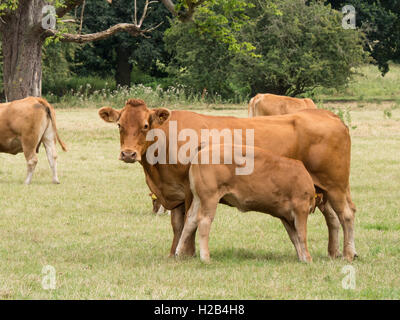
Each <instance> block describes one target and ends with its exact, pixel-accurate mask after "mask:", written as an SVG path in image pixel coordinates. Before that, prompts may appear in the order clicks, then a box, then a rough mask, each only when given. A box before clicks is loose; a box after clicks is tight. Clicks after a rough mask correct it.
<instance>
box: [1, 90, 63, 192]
mask: <svg viewBox="0 0 400 320" xmlns="http://www.w3.org/2000/svg"><path fill="white" fill-rule="evenodd" d="M56 140H58V142H59V143H60V145H61V147H62V149H63V150H64V151H67V149H66V146H65V144H64V143H63V142H62V141H61V140H60V137H59V136H58V133H57V127H56V115H55V112H54V109H53V107H52V106H51V105H50V104H49V103H48V102H47V101H46V100H45V99H43V98H36V97H28V98H25V99H21V100H15V101H13V102H9V103H2V104H0V152H5V153H11V154H17V153H20V152H23V153H24V155H25V159H26V161H27V166H28V174H27V177H26V180H25V183H26V184H30V183H31V181H32V175H33V171H34V170H35V167H36V164H37V161H38V159H37V155H36V154H37V153H38V152H39V147H40V144H41V143H43V144H44V147H45V149H46V154H47V159H48V161H49V164H50V167H51V170H52V172H53V183H60V182H59V180H58V176H57V163H56V159H57V151H56V147H55V143H56Z"/></svg>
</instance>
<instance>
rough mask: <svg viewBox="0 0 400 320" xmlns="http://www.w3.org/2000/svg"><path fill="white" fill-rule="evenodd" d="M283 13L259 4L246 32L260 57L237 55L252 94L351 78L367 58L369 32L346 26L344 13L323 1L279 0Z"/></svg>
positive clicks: (240, 74)
mask: <svg viewBox="0 0 400 320" xmlns="http://www.w3.org/2000/svg"><path fill="white" fill-rule="evenodd" d="M276 3H277V7H278V9H279V11H280V12H281V14H279V15H273V14H271V13H270V12H268V10H263V9H262V8H261V7H260V8H256V9H257V10H256V11H255V14H256V15H255V16H254V18H253V21H254V23H252V24H249V25H248V26H247V27H246V28H244V29H243V33H242V37H243V38H245V39H246V40H247V41H250V42H251V43H253V44H254V45H255V46H256V47H257V50H256V53H257V54H258V55H259V56H260V58H254V57H246V56H245V57H243V56H237V57H236V58H235V61H233V69H234V70H235V74H236V75H237V77H238V81H239V82H242V83H244V84H246V85H249V86H250V88H251V94H252V95H254V94H256V93H260V92H269V93H276V94H282V95H290V96H297V95H300V94H302V93H304V92H307V91H311V90H312V89H313V88H315V87H318V86H322V87H327V88H332V87H334V88H339V87H341V86H343V85H345V84H347V83H348V81H349V80H350V79H351V76H352V75H353V74H354V72H355V67H357V66H359V65H360V64H362V63H363V62H364V61H366V60H365V59H366V56H365V53H364V50H363V41H364V40H363V35H362V33H361V32H360V31H358V30H351V29H350V30H346V29H344V28H343V27H342V17H343V16H342V13H341V12H338V11H336V10H332V9H331V8H330V7H329V6H325V5H324V4H323V3H321V2H318V1H312V2H311V3H309V4H308V5H307V3H306V1H304V0H279V1H277V2H276Z"/></svg>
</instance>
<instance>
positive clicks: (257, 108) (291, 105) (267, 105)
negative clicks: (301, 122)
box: [249, 93, 317, 118]
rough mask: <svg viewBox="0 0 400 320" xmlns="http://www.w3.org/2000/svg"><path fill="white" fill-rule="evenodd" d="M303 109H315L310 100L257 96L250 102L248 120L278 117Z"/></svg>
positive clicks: (273, 95)
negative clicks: (260, 117)
mask: <svg viewBox="0 0 400 320" xmlns="http://www.w3.org/2000/svg"><path fill="white" fill-rule="evenodd" d="M304 109H317V107H316V105H315V104H314V102H313V101H312V100H311V99H308V98H306V99H298V98H292V97H285V96H278V95H275V94H269V93H267V94H258V95H256V96H255V97H254V98H252V99H251V100H250V103H249V118H251V117H258V116H278V115H282V114H290V113H295V112H298V111H300V110H304Z"/></svg>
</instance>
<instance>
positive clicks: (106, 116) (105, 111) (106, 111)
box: [99, 107, 121, 122]
mask: <svg viewBox="0 0 400 320" xmlns="http://www.w3.org/2000/svg"><path fill="white" fill-rule="evenodd" d="M120 114H121V111H118V110H115V109H113V108H110V107H103V108H101V109H100V110H99V116H100V118H102V119H103V120H104V121H105V122H117V121H118V119H119V116H120Z"/></svg>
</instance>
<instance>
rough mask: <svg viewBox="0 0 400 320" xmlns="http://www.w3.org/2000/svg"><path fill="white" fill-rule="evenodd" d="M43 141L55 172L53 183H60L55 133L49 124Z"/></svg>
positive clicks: (52, 169)
mask: <svg viewBox="0 0 400 320" xmlns="http://www.w3.org/2000/svg"><path fill="white" fill-rule="evenodd" d="M42 141H43V144H44V147H45V149H46V155H47V160H48V161H49V165H50V168H51V171H52V173H53V183H55V184H59V183H60V181H59V180H58V175H57V150H56V144H55V135H54V132H53V128H52V127H51V126H49V127H48V128H47V130H46V131H45V133H44V135H43V138H42Z"/></svg>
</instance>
